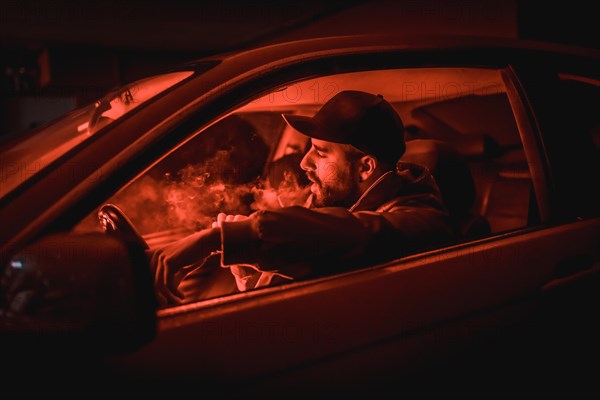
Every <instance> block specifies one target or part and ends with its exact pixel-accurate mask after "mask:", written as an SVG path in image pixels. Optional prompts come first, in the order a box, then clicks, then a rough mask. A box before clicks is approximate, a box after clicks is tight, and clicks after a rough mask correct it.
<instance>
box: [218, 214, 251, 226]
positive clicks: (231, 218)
mask: <svg viewBox="0 0 600 400" xmlns="http://www.w3.org/2000/svg"><path fill="white" fill-rule="evenodd" d="M245 219H248V217H247V216H245V215H239V214H238V215H227V214H225V213H219V215H217V220H216V221H215V222H213V223H212V228H220V227H221V226H222V224H223V222H236V221H243V220H245Z"/></svg>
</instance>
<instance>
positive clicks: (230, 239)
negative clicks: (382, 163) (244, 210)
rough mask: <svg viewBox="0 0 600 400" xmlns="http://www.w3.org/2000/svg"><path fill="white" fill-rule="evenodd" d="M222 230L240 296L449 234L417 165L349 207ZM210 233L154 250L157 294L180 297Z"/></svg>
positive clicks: (225, 259) (285, 213) (387, 177)
mask: <svg viewBox="0 0 600 400" xmlns="http://www.w3.org/2000/svg"><path fill="white" fill-rule="evenodd" d="M220 232H221V265H222V266H223V267H229V268H230V271H231V273H232V274H233V276H234V277H235V279H236V284H237V288H238V290H241V291H244V290H248V289H251V288H255V287H259V286H266V285H269V284H275V283H281V282H284V281H288V280H293V279H299V278H305V277H309V276H319V275H327V274H330V273H335V272H340V271H345V270H349V269H353V268H357V267H360V266H366V265H373V264H377V263H381V262H384V261H389V260H392V259H394V258H398V257H401V256H403V255H405V254H407V253H410V252H414V251H417V250H419V249H423V248H426V247H430V246H434V245H437V244H440V243H442V242H444V241H447V240H449V239H450V238H451V237H452V236H453V229H452V227H451V225H450V223H449V218H448V213H447V211H446V208H445V207H444V205H443V204H442V200H441V197H440V193H439V190H438V188H437V185H436V184H435V181H434V179H433V177H432V176H431V174H430V173H429V171H428V170H427V169H424V168H423V167H420V166H417V165H415V164H399V169H398V170H397V171H396V172H392V171H390V172H388V173H386V174H384V175H382V176H381V177H380V178H379V179H378V180H377V181H376V182H375V183H374V184H373V185H371V187H370V188H369V189H368V190H367V191H365V192H364V193H363V195H362V196H361V197H360V198H359V200H358V201H357V202H356V203H355V204H354V205H353V206H352V207H350V208H349V209H346V208H342V207H323V208H306V207H301V206H293V207H283V208H280V209H269V210H261V211H257V212H255V213H254V214H252V215H250V216H249V217H248V219H246V220H244V221H237V222H223V224H222V227H221V229H220ZM210 236H211V232H210V230H205V231H200V232H197V233H195V234H193V235H191V236H189V237H188V238H185V239H182V240H181V241H178V242H175V243H173V244H170V245H168V246H166V247H165V248H163V249H158V250H155V251H152V260H151V264H153V270H154V273H155V277H156V284H157V288H158V289H157V290H158V292H159V294H161V293H162V295H163V296H164V297H166V298H170V299H171V301H173V300H174V299H176V298H177V297H180V296H179V295H175V296H173V294H174V293H177V286H178V285H179V282H180V281H181V279H182V276H183V275H185V274H186V273H187V271H192V270H194V269H198V267H202V266H203V265H204V264H205V261H206V259H207V258H210V257H208V256H209V253H210V251H209V250H210V246H209V245H207V243H208V242H209V241H210V240H212V239H209V237H210ZM213 250H214V249H213ZM212 254H214V252H213V253H212ZM206 278H209V277H208V276H206Z"/></svg>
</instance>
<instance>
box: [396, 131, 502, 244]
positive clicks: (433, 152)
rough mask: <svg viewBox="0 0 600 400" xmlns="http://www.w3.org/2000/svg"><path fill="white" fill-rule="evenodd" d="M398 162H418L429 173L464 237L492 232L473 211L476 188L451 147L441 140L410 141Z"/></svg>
mask: <svg viewBox="0 0 600 400" xmlns="http://www.w3.org/2000/svg"><path fill="white" fill-rule="evenodd" d="M400 161H402V162H409V163H413V164H417V165H421V166H423V167H425V168H427V169H428V170H429V171H430V172H431V174H432V175H433V177H434V178H435V181H436V183H437V185H438V188H439V189H440V193H441V195H442V199H443V201H444V204H445V205H446V208H447V209H448V213H449V215H450V218H451V219H452V222H453V223H454V226H455V227H456V229H457V230H458V231H459V232H460V233H461V234H462V236H463V237H466V238H473V237H477V236H483V235H487V234H489V233H491V229H490V224H489V222H488V221H487V219H486V218H485V217H484V216H483V215H481V214H479V213H477V212H476V211H475V210H474V204H475V198H476V190H475V184H474V182H473V176H472V175H471V169H470V168H469V165H468V163H467V161H466V160H465V159H464V158H463V157H462V156H461V154H460V153H459V152H458V151H456V150H455V149H454V148H453V147H452V146H450V145H449V144H447V143H445V142H442V141H440V140H433V139H415V140H410V141H407V142H406V152H405V153H404V155H403V156H402V157H401V158H400Z"/></svg>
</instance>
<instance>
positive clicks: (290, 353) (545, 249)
mask: <svg viewBox="0 0 600 400" xmlns="http://www.w3.org/2000/svg"><path fill="white" fill-rule="evenodd" d="M599 237H600V227H599V226H598V220H597V219H596V220H590V221H581V222H576V223H571V224H567V225H563V226H558V227H552V228H547V229H540V230H533V231H529V232H523V233H513V234H506V235H502V236H499V237H495V238H489V239H485V240H480V241H478V242H475V243H470V244H464V245H459V246H455V247H452V248H449V249H445V250H439V251H433V252H430V253H426V254H422V255H417V256H412V257H407V258H404V259H403V260H402V261H400V262H395V263H391V264H389V265H387V266H381V267H374V268H371V269H368V270H363V271H357V272H353V273H347V274H345V275H342V276H337V277H331V278H323V279H320V280H317V281H311V282H303V283H302V282H301V283H295V284H291V285H286V286H281V287H274V288H268V289H264V290H260V291H256V292H249V293H245V294H240V295H235V296H231V297H229V298H222V299H217V300H208V301H205V302H202V303H197V304H192V305H186V306H180V307H177V308H173V309H169V310H164V311H163V312H161V314H160V316H161V318H160V319H161V322H160V328H159V334H158V336H157V338H156V340H155V341H154V342H153V343H151V344H150V345H149V346H148V347H146V348H145V349H143V350H142V351H141V352H140V353H138V354H136V355H134V356H128V357H123V358H118V359H115V360H113V361H114V362H116V363H117V365H121V366H126V367H128V368H131V367H135V369H139V368H140V367H143V368H142V370H146V371H152V375H156V376H158V377H162V378H173V379H175V378H176V377H186V376H188V377H189V376H195V377H196V379H197V380H198V381H206V382H211V383H215V382H224V381H227V382H230V381H238V380H243V379H248V378H252V377H256V376H259V375H264V374H270V373H273V372H275V371H282V370H285V369H289V368H290V367H297V366H299V365H303V366H304V367H307V368H305V369H306V377H305V373H304V372H303V371H304V369H302V368H301V369H299V370H297V371H296V372H294V373H295V374H300V376H302V377H303V379H304V378H309V377H310V376H311V375H312V372H311V371H319V369H318V368H321V367H323V366H325V368H326V369H327V370H329V369H331V371H335V370H337V369H338V368H340V365H342V366H343V365H344V364H345V360H346V359H345V358H340V359H339V363H338V362H336V357H337V356H339V355H342V354H344V355H345V356H346V357H347V356H348V354H353V352H354V351H357V353H356V354H358V355H360V359H361V360H362V362H366V361H365V360H367V361H369V363H367V364H365V365H375V366H378V368H393V369H394V368H398V367H399V366H401V363H396V359H395V357H391V356H390V357H387V359H384V360H381V362H382V363H383V365H381V364H380V356H379V355H378V354H379V353H378V352H380V351H381V350H380V349H378V348H377V347H369V346H371V345H373V344H375V343H377V342H378V341H382V340H390V339H391V342H392V343H393V346H392V348H393V349H394V352H395V353H397V354H400V355H401V354H407V353H410V351H411V348H413V347H414V346H416V348H419V343H427V340H426V339H427V335H428V333H427V331H417V330H419V329H422V328H425V327H428V326H433V325H438V327H439V326H442V327H443V326H445V325H446V324H449V325H448V326H452V324H455V323H456V319H457V318H459V319H460V318H462V317H472V315H473V313H476V312H477V313H479V315H480V317H477V318H483V319H484V320H485V318H486V313H489V315H492V317H491V322H490V323H491V324H492V325H494V324H496V323H498V322H502V320H506V315H504V316H500V317H498V321H496V320H495V318H496V317H493V315H494V314H495V313H497V312H498V308H497V307H498V306H501V305H506V304H507V303H508V304H509V305H510V306H511V309H510V312H509V314H510V315H511V316H514V315H518V313H519V311H520V308H521V306H524V307H527V308H529V307H530V304H529V301H530V300H531V299H532V297H531V296H535V295H536V294H537V293H538V291H539V289H540V288H541V287H542V286H543V285H545V284H546V283H548V282H550V281H551V280H553V278H554V276H555V275H554V274H555V267H556V265H557V264H558V263H559V262H560V261H561V260H565V259H569V258H572V257H575V256H577V255H580V254H590V255H591V256H592V257H596V259H597V258H598V246H597V244H598V239H599ZM565 243H568V244H569V245H568V246H565ZM440 324H441V325H440ZM488 325H489V323H488ZM409 332H415V335H412V336H411V339H410V340H404V338H403V335H405V334H407V333H409ZM419 332H421V333H419ZM421 337H422V338H423V341H421ZM450 341H451V340H450ZM430 342H431V341H430ZM437 343H438V344H439V343H440V342H437ZM450 345H452V343H450ZM438 347H439V346H438ZM442 347H443V346H442ZM370 349H372V351H371V350H370ZM429 350H430V349H429ZM424 351H425V352H427V351H428V349H424ZM344 352H345V353H344ZM420 352H421V350H419V353H420ZM323 357H329V361H328V362H327V363H326V364H319V363H318V362H316V361H318V360H320V359H322V358H323ZM312 362H316V363H315V364H314V365H313V364H312ZM309 367H310V368H309ZM313 368H317V369H313ZM318 375H319V374H317V376H318ZM317 381H318V380H317Z"/></svg>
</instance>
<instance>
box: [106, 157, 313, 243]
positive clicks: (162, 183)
mask: <svg viewBox="0 0 600 400" xmlns="http://www.w3.org/2000/svg"><path fill="white" fill-rule="evenodd" d="M230 156H231V152H230V151H223V150H221V151H218V152H217V153H216V154H215V155H214V157H211V158H210V159H208V160H206V161H205V162H202V163H199V164H196V165H188V166H186V167H185V168H183V169H181V170H180V171H179V172H178V173H177V174H176V176H172V175H171V174H169V173H164V174H162V176H160V175H159V177H158V178H155V177H153V174H147V175H145V176H144V177H142V178H141V179H138V180H137V181H136V182H134V183H133V184H132V185H130V186H129V187H128V188H127V189H126V190H124V191H123V192H121V193H120V194H119V195H117V196H115V198H114V199H112V200H111V201H113V202H114V203H115V204H117V205H119V206H120V207H122V208H123V209H124V210H125V212H126V213H127V215H128V216H129V217H130V219H131V220H132V222H133V223H134V224H135V225H136V227H137V228H138V229H139V231H140V232H141V233H142V234H148V233H153V232H159V231H165V230H171V229H179V228H185V229H186V230H190V231H196V230H199V229H204V228H207V227H210V226H211V224H212V222H214V221H215V220H216V217H217V214H219V213H225V214H233V215H237V214H241V215H249V214H251V213H252V212H254V211H256V210H261V209H267V208H280V207H284V206H291V205H306V204H307V198H308V195H309V194H310V191H309V188H308V187H307V186H306V185H305V184H304V182H302V183H300V182H299V180H302V176H301V175H300V173H301V171H300V172H298V171H299V169H298V168H297V165H296V168H294V165H293V164H288V165H286V166H285V167H282V166H279V167H278V168H279V171H278V172H274V171H273V169H270V170H269V172H268V173H267V179H259V177H258V176H257V177H256V178H255V179H253V180H251V181H249V182H246V181H244V179H242V181H241V182H240V179H239V178H240V176H243V175H244V170H243V169H242V168H243V165H241V164H243V163H241V164H240V163H234V162H232V161H233V160H232V159H231V157H230ZM154 175H156V174H154ZM276 175H278V176H279V179H273V178H274V177H276Z"/></svg>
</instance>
